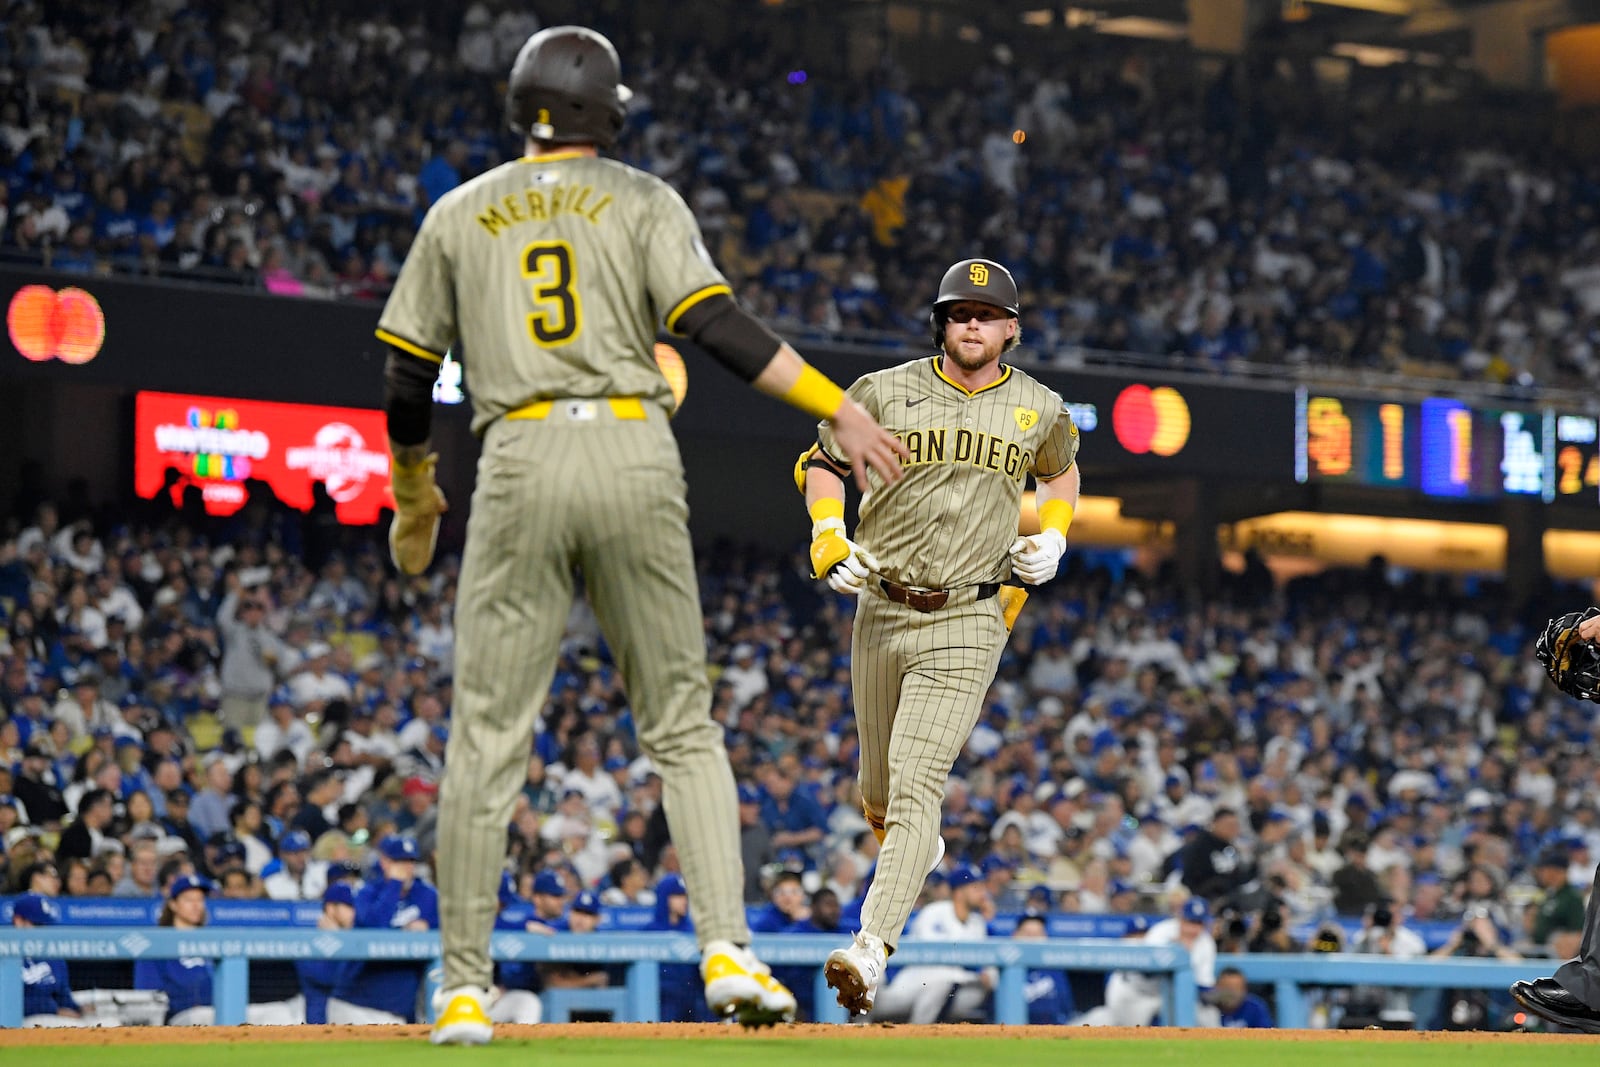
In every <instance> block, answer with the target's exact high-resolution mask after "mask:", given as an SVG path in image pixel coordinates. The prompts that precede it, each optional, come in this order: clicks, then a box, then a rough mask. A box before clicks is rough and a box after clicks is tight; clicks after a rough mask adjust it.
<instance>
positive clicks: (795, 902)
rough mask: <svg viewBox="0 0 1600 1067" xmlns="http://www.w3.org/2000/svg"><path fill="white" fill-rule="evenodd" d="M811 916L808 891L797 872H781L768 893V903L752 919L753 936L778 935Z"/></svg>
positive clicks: (751, 930) (751, 929)
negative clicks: (807, 902) (807, 903)
mask: <svg viewBox="0 0 1600 1067" xmlns="http://www.w3.org/2000/svg"><path fill="white" fill-rule="evenodd" d="M810 914H811V911H810V909H809V908H808V907H807V906H806V889H805V885H804V883H802V882H801V880H800V875H799V874H798V873H796V872H795V871H781V872H779V874H778V876H777V877H776V878H774V879H773V881H772V888H771V889H769V890H768V891H767V903H766V905H765V906H764V907H762V908H761V909H760V910H758V911H757V912H756V913H755V914H754V915H752V916H751V917H750V932H751V933H753V934H776V933H779V932H781V931H784V930H787V929H789V928H790V927H791V926H793V925H794V924H795V923H797V922H801V921H802V920H804V919H806V918H808V917H809V916H810Z"/></svg>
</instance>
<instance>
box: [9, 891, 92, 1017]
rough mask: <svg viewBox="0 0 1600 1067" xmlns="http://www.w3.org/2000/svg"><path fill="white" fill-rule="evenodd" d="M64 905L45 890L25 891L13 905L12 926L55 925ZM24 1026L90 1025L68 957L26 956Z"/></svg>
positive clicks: (23, 988)
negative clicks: (76, 997)
mask: <svg viewBox="0 0 1600 1067" xmlns="http://www.w3.org/2000/svg"><path fill="white" fill-rule="evenodd" d="M60 921H61V906H60V905H59V904H57V903H56V902H55V901H53V900H51V899H50V898H49V897H47V896H44V895H43V894H41V893H25V894H24V895H22V896H20V897H18V898H17V899H16V902H15V903H13V904H12V906H11V925H12V926H17V927H21V928H23V929H27V928H29V927H33V926H55V925H56V924H57V923H59V922H60ZM22 1025H23V1026H90V1025H92V1024H91V1023H88V1022H85V1021H84V1019H83V1009H82V1008H80V1007H79V1006H78V1002H77V1001H76V1000H74V999H73V996H72V985H71V983H70V982H69V981H68V979H67V963H66V961H65V960H36V959H34V958H32V957H31V956H24V957H23V958H22Z"/></svg>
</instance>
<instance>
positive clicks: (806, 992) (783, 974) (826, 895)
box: [772, 886, 849, 1019]
mask: <svg viewBox="0 0 1600 1067" xmlns="http://www.w3.org/2000/svg"><path fill="white" fill-rule="evenodd" d="M848 930H849V927H847V926H845V925H844V921H843V907H842V905H841V904H840V903H839V894H837V893H835V892H834V891H833V890H831V889H829V888H827V887H826V886H824V887H823V888H821V889H819V890H817V891H816V892H815V893H812V894H811V913H810V914H809V915H808V916H807V917H805V918H803V919H800V920H799V921H798V922H795V923H794V924H793V925H791V926H787V927H785V928H784V930H783V932H784V933H786V934H834V935H838V934H841V933H845V932H847V931H848ZM816 975H817V968H816V967H807V966H799V967H774V968H773V969H772V976H773V977H774V978H776V979H777V980H778V981H780V982H782V983H783V984H784V985H786V986H788V987H789V988H790V989H792V990H793V991H794V999H795V1003H796V1004H797V1005H798V1012H797V1017H798V1018H801V1019H815V1018H816V1017H817V1014H816V993H817V983H816Z"/></svg>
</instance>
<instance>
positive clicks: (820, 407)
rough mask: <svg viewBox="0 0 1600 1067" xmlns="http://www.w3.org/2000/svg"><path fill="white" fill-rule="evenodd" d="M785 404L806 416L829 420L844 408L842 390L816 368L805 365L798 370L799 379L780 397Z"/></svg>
mask: <svg viewBox="0 0 1600 1067" xmlns="http://www.w3.org/2000/svg"><path fill="white" fill-rule="evenodd" d="M780 399H781V400H783V401H784V402H785V403H787V404H789V405H791V406H792V407H797V408H799V409H800V410H801V411H803V412H805V413H806V414H807V415H814V416H816V417H817V418H819V419H831V418H833V417H834V416H835V415H837V414H838V413H839V409H840V408H841V407H843V406H844V390H843V389H840V388H839V387H838V386H837V385H835V384H833V382H832V381H831V380H830V379H829V378H828V376H827V375H826V374H823V373H822V372H821V371H819V370H818V369H817V368H815V367H813V366H812V365H811V364H809V363H807V364H806V365H805V366H804V367H802V368H800V377H798V378H796V379H795V380H794V384H793V385H791V386H789V388H788V390H787V391H786V392H785V393H784V394H783V396H782V397H780Z"/></svg>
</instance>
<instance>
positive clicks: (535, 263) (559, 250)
mask: <svg viewBox="0 0 1600 1067" xmlns="http://www.w3.org/2000/svg"><path fill="white" fill-rule="evenodd" d="M522 276H523V277H524V278H526V279H528V281H529V282H530V283H532V285H533V299H534V303H535V305H536V310H534V311H532V312H530V313H529V315H528V333H529V334H531V335H532V336H533V339H534V341H536V342H537V343H539V344H540V345H542V346H544V347H546V348H553V347H555V346H556V345H564V344H566V343H567V342H568V341H571V340H572V339H573V338H574V337H576V336H578V331H579V330H580V329H582V324H581V322H580V321H579V319H580V315H581V313H582V309H581V307H580V306H579V304H578V291H577V290H576V289H574V288H573V287H572V286H573V283H574V282H575V281H577V277H578V274H577V267H576V265H575V264H574V263H573V258H572V246H571V245H570V244H568V243H567V242H565V241H541V242H540V243H538V244H531V245H529V246H528V247H527V248H525V249H523V251H522Z"/></svg>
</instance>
